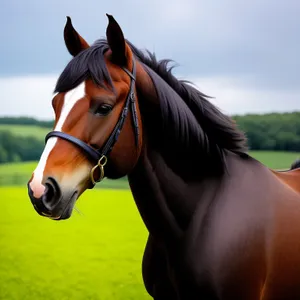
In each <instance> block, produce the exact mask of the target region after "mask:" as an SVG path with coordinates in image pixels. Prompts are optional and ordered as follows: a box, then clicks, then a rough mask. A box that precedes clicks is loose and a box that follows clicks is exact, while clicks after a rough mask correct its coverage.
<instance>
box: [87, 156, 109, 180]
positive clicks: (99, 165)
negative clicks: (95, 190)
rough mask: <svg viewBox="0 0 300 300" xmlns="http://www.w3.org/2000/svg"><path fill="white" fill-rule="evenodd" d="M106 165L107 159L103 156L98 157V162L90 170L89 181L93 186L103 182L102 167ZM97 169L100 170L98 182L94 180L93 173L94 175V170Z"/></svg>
mask: <svg viewBox="0 0 300 300" xmlns="http://www.w3.org/2000/svg"><path fill="white" fill-rule="evenodd" d="M106 163H107V157H106V156H105V155H102V156H101V157H100V159H99V160H98V163H97V165H95V166H94V167H93V168H92V170H91V175H90V177H91V181H92V183H93V185H95V184H96V183H97V182H100V181H102V180H103V178H104V166H105V165H106ZM97 168H99V170H100V177H99V179H98V180H95V177H94V173H95V170H96V169H97Z"/></svg>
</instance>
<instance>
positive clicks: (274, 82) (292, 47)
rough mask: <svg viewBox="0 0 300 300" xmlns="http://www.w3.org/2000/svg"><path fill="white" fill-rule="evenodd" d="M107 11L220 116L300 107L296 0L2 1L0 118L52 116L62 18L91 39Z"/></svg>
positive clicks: (61, 57)
mask: <svg viewBox="0 0 300 300" xmlns="http://www.w3.org/2000/svg"><path fill="white" fill-rule="evenodd" d="M105 13H110V14H112V15H113V16H114V17H115V18H116V20H117V21H118V22H119V24H120V25H121V27H122V29H123V32H124V34H125V37H126V38H128V39H129V40H130V41H131V42H132V43H133V44H135V45H136V46H137V47H139V48H143V49H145V48H147V49H149V50H150V51H154V52H155V53H156V54H157V56H158V58H171V59H173V60H175V61H176V62H177V64H178V65H179V67H177V68H176V69H175V74H176V75H177V76H178V77H179V78H186V79H189V80H192V81H193V82H194V83H195V84H196V85H197V87H198V88H199V89H200V90H201V91H202V92H204V93H206V94H208V95H210V96H213V97H215V99H214V100H212V101H213V102H214V103H215V104H216V105H217V106H218V107H220V108H221V109H222V110H223V111H224V112H225V113H228V114H235V113H239V114H244V113H249V112H254V113H264V112H272V111H294V110H300V18H299V15H300V1H299V0H284V1H282V0H277V1H271V0H264V1H262V0H251V1H242V0H209V1H208V0H206V1H204V0H151V1H145V0H126V1H124V0H122V1H121V0H119V1H116V0H109V1H99V0H98V1H96V0H85V1H74V0H73V1H71V0H45V1H40V0H26V1H21V0H1V4H0V23H1V26H0V38H1V47H0V91H1V100H0V101H1V110H0V115H28V116H34V117H37V118H39V119H50V118H52V117H53V112H52V108H51V99H52V91H53V87H54V85H55V82H56V79H57V77H58V76H59V74H60V72H61V71H62V70H63V68H64V66H65V65H66V63H67V62H68V61H69V60H70V55H69V54H68V52H67V50H66V48H65V45H64V41H63V28H64V25H65V22H66V16H67V15H69V16H71V18H72V21H73V24H74V27H75V28H76V29H77V31H78V32H79V33H80V34H81V35H82V36H83V37H84V38H85V39H86V40H87V41H88V42H90V43H92V42H94V41H95V40H96V39H98V38H101V37H104V35H105V30H106V26H107V18H106V16H105Z"/></svg>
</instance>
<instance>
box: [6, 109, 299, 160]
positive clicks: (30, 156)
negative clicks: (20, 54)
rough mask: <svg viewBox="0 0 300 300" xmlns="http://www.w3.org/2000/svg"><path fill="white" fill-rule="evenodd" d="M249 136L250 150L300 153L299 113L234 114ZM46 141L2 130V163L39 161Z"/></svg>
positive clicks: (23, 120) (9, 121)
mask: <svg viewBox="0 0 300 300" xmlns="http://www.w3.org/2000/svg"><path fill="white" fill-rule="evenodd" d="M233 119H234V120H235V121H236V122H237V124H238V126H239V128H240V129H241V130H243V131H244V132H245V133H246V135H247V138H248V145H249V147H250V149H251V150H278V151H295V152H300V112H293V113H271V114H264V115H255V114H248V115H244V116H233ZM0 124H6V125H35V126H40V127H45V128H49V130H50V128H52V127H53V121H39V120H36V119H34V118H27V117H19V118H12V117H3V118H0ZM43 148H44V140H43V139H38V138H36V137H34V136H27V137H24V136H20V135H18V133H17V132H13V131H1V126H0V163H4V162H17V161H32V160H38V159H39V157H40V155H41V153H42V151H43Z"/></svg>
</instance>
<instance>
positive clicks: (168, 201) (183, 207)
mask: <svg viewBox="0 0 300 300" xmlns="http://www.w3.org/2000/svg"><path fill="white" fill-rule="evenodd" d="M128 179H129V184H130V188H131V191H132V194H133V197H134V200H135V202H136V205H137V207H138V210H139V212H140V214H141V217H142V219H143V221H144V223H145V225H146V227H147V229H148V231H149V232H150V234H152V235H153V236H154V237H156V238H157V239H160V240H163V241H165V242H166V241H167V242H170V243H171V244H172V245H173V244H174V242H176V241H178V240H179V239H180V238H181V237H182V236H183V233H184V231H186V229H187V228H188V226H189V223H190V221H191V220H192V218H193V215H194V213H195V211H196V210H201V211H203V212H205V211H206V209H207V207H208V206H209V203H210V202H211V201H212V199H213V196H214V193H215V192H216V190H217V186H218V184H219V183H220V181H219V179H220V178H212V177H211V178H203V179H201V180H196V181H195V180H193V181H186V180H184V179H182V178H181V176H180V174H176V173H175V172H174V171H173V170H172V168H171V167H170V166H168V164H167V162H166V161H165V160H164V158H163V156H162V155H161V154H160V153H159V152H157V151H156V150H155V149H152V148H151V147H150V146H145V147H144V148H143V151H142V154H141V156H140V158H139V161H138V163H137V165H136V166H135V168H134V170H133V172H132V173H131V174H130V175H128ZM204 215H205V213H204Z"/></svg>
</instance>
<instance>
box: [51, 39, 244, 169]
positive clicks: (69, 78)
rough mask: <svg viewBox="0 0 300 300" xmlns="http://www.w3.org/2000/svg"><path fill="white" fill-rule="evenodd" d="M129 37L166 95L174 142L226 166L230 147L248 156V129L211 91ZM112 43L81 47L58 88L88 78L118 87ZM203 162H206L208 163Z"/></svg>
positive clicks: (165, 113) (167, 124) (165, 116)
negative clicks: (109, 56)
mask: <svg viewBox="0 0 300 300" xmlns="http://www.w3.org/2000/svg"><path fill="white" fill-rule="evenodd" d="M127 43H128V45H129V46H130V48H131V50H132V52H133V53H134V55H135V57H136V58H137V59H138V60H139V61H140V63H142V65H143V66H144V68H145V70H146V71H147V73H148V74H149V76H150V77H151V78H152V81H153V84H154V85H155V88H156V91H157V95H158V97H159V101H160V106H161V114H162V120H163V123H164V131H165V135H166V139H170V137H172V140H173V141H176V143H175V144H176V145H175V144H174V145H173V146H174V147H177V146H178V145H179V144H180V146H181V147H183V148H185V149H189V150H188V151H189V152H188V153H189V154H188V155H189V157H190V158H193V157H194V158H196V157H198V158H199V157H201V156H202V159H203V154H204V156H205V157H206V158H210V159H207V161H206V164H211V163H212V162H214V163H215V164H217V165H218V166H219V167H220V166H222V167H221V168H222V169H223V166H224V163H225V160H224V153H225V151H226V150H228V151H231V152H234V153H237V154H240V155H241V156H244V157H247V154H246V152H247V150H248V149H247V146H246V141H247V140H246V137H245V135H244V134H243V133H242V132H241V131H239V130H238V129H237V127H236V124H235V123H234V121H233V120H232V119H231V118H230V117H228V116H226V115H224V114H223V113H221V112H220V111H219V109H218V108H217V107H215V106H214V105H213V104H212V103H211V102H209V101H208V98H210V97H209V96H207V95H205V94H203V93H201V92H200V91H199V90H197V89H196V88H194V87H193V86H192V85H191V84H190V82H188V81H183V80H178V79H177V78H175V77H174V76H173V74H172V69H173V67H172V66H171V67H168V65H169V63H170V62H171V61H170V60H161V61H157V59H156V57H155V55H154V54H152V53H150V52H149V51H147V52H142V51H141V50H139V49H137V48H136V47H135V46H134V45H132V44H131V43H130V42H129V41H127ZM108 49H109V46H108V44H107V41H106V40H104V39H101V40H98V41H96V42H95V43H94V44H93V45H92V46H91V47H90V48H88V49H86V50H84V51H82V52H81V53H79V54H78V55H77V56H76V57H74V58H73V59H72V60H71V61H70V62H69V64H68V65H67V66H66V68H65V69H64V71H63V72H62V74H61V75H60V77H59V79H58V81H57V84H56V88H55V91H56V92H66V91H68V90H71V89H73V88H74V87H76V86H77V85H78V84H80V83H81V82H82V81H84V80H85V79H87V78H91V79H92V80H93V81H94V82H95V83H96V84H97V85H99V86H102V87H107V86H108V87H110V88H112V89H113V84H112V80H111V77H110V74H109V72H108V70H107V68H106V64H105V60H104V53H105V51H106V50H108ZM168 141H170V140H168ZM170 146H171V145H170ZM176 149H178V147H177V148H176ZM183 152H184V153H185V154H186V153H187V152H186V151H183ZM204 159H205V158H204ZM197 160H198V161H199V159H197ZM202 163H203V161H202ZM202 167H205V166H204V165H203V164H202ZM208 167H209V166H208Z"/></svg>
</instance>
